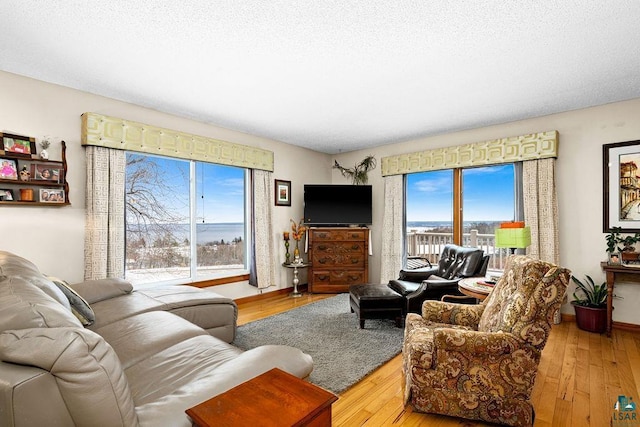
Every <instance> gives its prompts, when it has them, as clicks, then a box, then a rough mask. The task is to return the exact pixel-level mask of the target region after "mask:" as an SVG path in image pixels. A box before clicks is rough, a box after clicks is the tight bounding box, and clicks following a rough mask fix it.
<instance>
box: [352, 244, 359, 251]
mask: <svg viewBox="0 0 640 427" xmlns="http://www.w3.org/2000/svg"><path fill="white" fill-rule="evenodd" d="M351 249H353V250H354V251H357V250H358V249H360V245H357V244H356V245H353V246H351Z"/></svg>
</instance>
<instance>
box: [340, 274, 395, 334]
mask: <svg viewBox="0 0 640 427" xmlns="http://www.w3.org/2000/svg"><path fill="white" fill-rule="evenodd" d="M349 304H350V305H351V312H352V313H354V312H355V313H357V314H358V319H359V320H360V329H363V328H364V321H365V320H366V319H395V321H396V326H397V327H399V328H400V327H402V324H403V320H404V319H403V316H404V313H403V309H402V307H403V301H402V296H401V295H400V294H399V293H397V292H396V291H394V290H393V289H391V288H389V287H388V286H387V285H386V284H382V285H371V284H364V285H351V286H349Z"/></svg>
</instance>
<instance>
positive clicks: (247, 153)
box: [82, 113, 273, 172]
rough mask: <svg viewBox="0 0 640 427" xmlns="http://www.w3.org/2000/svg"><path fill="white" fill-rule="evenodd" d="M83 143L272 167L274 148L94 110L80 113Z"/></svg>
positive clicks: (250, 166) (220, 162) (186, 157)
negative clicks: (197, 133)
mask: <svg viewBox="0 0 640 427" xmlns="http://www.w3.org/2000/svg"><path fill="white" fill-rule="evenodd" d="M82 145H95V146H99V147H106V148H112V149H116V150H127V151H136V152H140V153H147V154H157V155H160V156H167V157H177V158H181V159H188V160H199V161H202V162H209V163H218V164H223V165H230V166H239V167H243V168H251V169H260V170H266V171H270V172H272V171H273V152H272V151H268V150H263V149H261V148H256V147H249V146H247V145H242V144H234V143H231V142H227V141H221V140H219V139H214V138H207V137H204V136H197V135H192V134H189V133H185V132H178V131H175V130H170V129H164V128H160V127H156V126H151V125H145V124H142V123H137V122H132V121H129V120H124V119H119V118H116V117H108V116H103V115H101V114H96V113H84V114H83V115H82Z"/></svg>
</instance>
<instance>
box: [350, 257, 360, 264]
mask: <svg viewBox="0 0 640 427" xmlns="http://www.w3.org/2000/svg"><path fill="white" fill-rule="evenodd" d="M359 262H360V258H351V264H358V263H359Z"/></svg>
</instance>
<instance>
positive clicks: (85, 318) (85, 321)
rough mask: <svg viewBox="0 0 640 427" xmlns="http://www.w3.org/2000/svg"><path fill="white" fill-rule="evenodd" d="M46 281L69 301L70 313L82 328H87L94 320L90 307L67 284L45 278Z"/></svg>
mask: <svg viewBox="0 0 640 427" xmlns="http://www.w3.org/2000/svg"><path fill="white" fill-rule="evenodd" d="M47 279H49V280H51V281H52V282H53V284H54V285H56V286H57V287H58V288H59V289H60V290H61V291H62V293H63V294H64V296H66V297H67V299H68V300H69V305H70V306H71V312H72V313H73V315H74V316H76V317H77V318H78V320H79V321H80V323H82V325H83V326H89V325H91V324H92V323H93V322H95V320H96V315H95V314H94V313H93V310H92V309H91V306H89V303H87V302H86V301H85V300H84V298H82V297H81V296H80V295H79V294H78V293H77V292H76V291H75V290H74V289H73V288H72V287H71V286H69V284H68V283H67V282H65V281H64V280H62V279H60V278H57V277H53V276H47Z"/></svg>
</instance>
